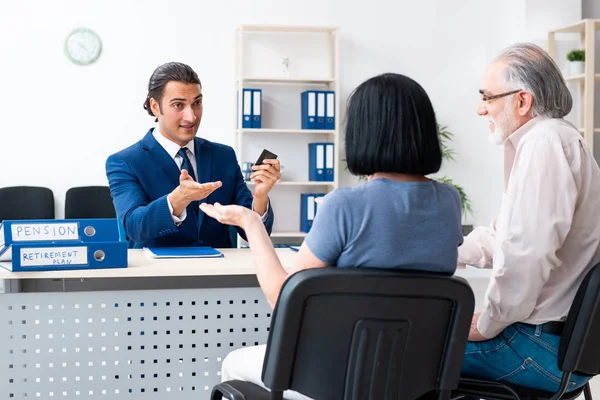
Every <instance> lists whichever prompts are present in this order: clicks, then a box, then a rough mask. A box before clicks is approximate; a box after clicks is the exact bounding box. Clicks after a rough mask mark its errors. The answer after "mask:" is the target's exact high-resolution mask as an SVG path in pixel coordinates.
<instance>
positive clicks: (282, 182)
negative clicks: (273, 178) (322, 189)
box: [246, 181, 337, 187]
mask: <svg viewBox="0 0 600 400" xmlns="http://www.w3.org/2000/svg"><path fill="white" fill-rule="evenodd" d="M246 184H247V185H250V186H254V185H255V183H254V181H246ZM277 186H334V187H335V186H337V184H336V183H335V182H330V181H329V182H320V181H318V182H317V181H306V182H293V181H292V182H290V181H279V182H277V183H276V184H275V187H277Z"/></svg>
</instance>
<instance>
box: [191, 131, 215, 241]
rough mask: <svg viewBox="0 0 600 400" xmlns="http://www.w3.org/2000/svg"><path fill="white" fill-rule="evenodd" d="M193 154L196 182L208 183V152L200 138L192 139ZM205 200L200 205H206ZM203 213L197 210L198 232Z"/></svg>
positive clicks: (209, 160)
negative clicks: (196, 173) (194, 157)
mask: <svg viewBox="0 0 600 400" xmlns="http://www.w3.org/2000/svg"><path fill="white" fill-rule="evenodd" d="M194 152H195V156H196V171H198V182H199V183H206V182H210V164H211V157H210V151H209V148H208V146H207V145H206V142H205V141H204V140H203V139H201V138H195V139H194ZM206 200H207V199H203V200H200V203H206ZM203 219H204V213H203V212H201V211H199V210H198V230H200V228H201V227H202V220H203Z"/></svg>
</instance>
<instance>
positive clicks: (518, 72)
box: [458, 43, 600, 391]
mask: <svg viewBox="0 0 600 400" xmlns="http://www.w3.org/2000/svg"><path fill="white" fill-rule="evenodd" d="M480 93H481V101H480V102H479V105H478V107H477V113H478V114H479V115H481V116H483V117H485V118H486V119H487V120H488V121H489V129H490V131H491V141H492V142H493V143H495V144H498V145H502V146H504V183H505V186H504V193H503V197H502V204H501V207H500V212H499V213H498V215H497V216H496V218H495V219H494V220H493V221H492V224H491V227H489V228H485V227H479V228H477V229H475V230H474V231H473V232H472V233H471V234H470V235H469V236H467V237H466V238H465V241H464V244H463V245H462V246H461V247H459V256H458V260H459V263H463V264H468V265H474V266H478V267H483V268H492V269H493V272H492V277H491V280H490V283H489V286H488V288H487V291H486V294H485V299H484V306H483V310H482V311H481V312H480V313H476V314H475V315H474V316H473V321H472V323H471V331H470V333H469V342H468V344H467V348H466V351H465V358H464V362H463V367H462V375H463V376H466V377H473V378H481V379H488V380H496V381H501V382H506V383H512V384H516V385H521V386H527V387H532V388H537V389H542V390H548V391H556V390H557V389H558V387H559V384H560V380H561V377H562V372H561V371H560V370H559V369H558V365H557V353H558V345H559V340H560V334H561V331H562V328H563V325H564V322H563V321H564V320H565V319H566V316H567V314H568V312H569V308H570V307H571V303H572V302H573V299H574V297H575V293H576V291H577V289H578V287H579V285H580V283H581V282H582V280H583V278H584V276H585V275H586V273H587V272H588V271H589V270H590V269H591V268H592V267H593V266H594V265H595V264H597V263H598V262H600V223H599V221H598V215H599V210H600V169H599V168H598V164H597V163H596V161H595V160H594V157H593V155H592V153H591V152H590V149H589V148H588V147H587V146H586V144H585V142H584V141H583V138H582V137H581V135H580V134H579V132H578V130H577V129H576V128H575V127H574V126H573V125H571V124H570V123H569V122H567V121H565V120H564V119H563V118H564V117H565V115H567V114H568V113H569V112H570V111H571V107H572V103H573V101H572V98H571V94H570V93H569V90H568V89H567V86H566V84H565V81H564V79H563V77H562V75H561V73H560V70H559V69H558V67H557V66H556V64H555V63H554V61H553V60H552V59H551V58H550V56H549V55H548V54H547V53H546V52H545V51H544V50H542V49H541V48H539V47H538V46H536V45H533V44H529V43H520V44H515V45H512V46H510V47H508V48H507V49H505V50H503V51H502V52H501V53H500V54H499V55H498V56H497V57H496V58H495V59H494V60H493V61H492V63H491V64H490V65H489V66H488V68H487V70H486V72H485V75H484V78H483V83H482V87H481V90H480ZM588 380H589V378H588V377H584V376H578V375H575V374H574V375H573V376H572V377H571V381H570V384H569V386H568V390H569V391H571V390H574V389H576V388H578V387H580V386H583V385H584V384H585V383H586V382H587V381H588Z"/></svg>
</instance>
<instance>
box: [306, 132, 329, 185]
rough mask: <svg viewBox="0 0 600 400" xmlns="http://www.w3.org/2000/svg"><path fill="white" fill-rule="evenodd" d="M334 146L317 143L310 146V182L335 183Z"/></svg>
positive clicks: (326, 143)
mask: <svg viewBox="0 0 600 400" xmlns="http://www.w3.org/2000/svg"><path fill="white" fill-rule="evenodd" d="M333 146H334V144H333V143H329V142H317V143H309V144H308V180H309V181H317V182H333V180H334V179H333V178H334V172H335V170H334V165H335V162H334V161H335V160H334V157H335V151H334V147H333Z"/></svg>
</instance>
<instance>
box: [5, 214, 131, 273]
mask: <svg viewBox="0 0 600 400" xmlns="http://www.w3.org/2000/svg"><path fill="white" fill-rule="evenodd" d="M11 260H12V266H9V265H5V264H9V263H3V264H0V265H1V266H2V267H4V268H7V269H9V270H11V271H46V270H63V269H93V268H124V267H127V242H126V241H125V239H124V237H123V232H122V229H121V228H120V224H119V222H118V220H117V219H116V218H99V219H81V220H76V219H71V220H69V219H66V220H56V219H52V220H7V221H3V222H1V223H0V261H11Z"/></svg>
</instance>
